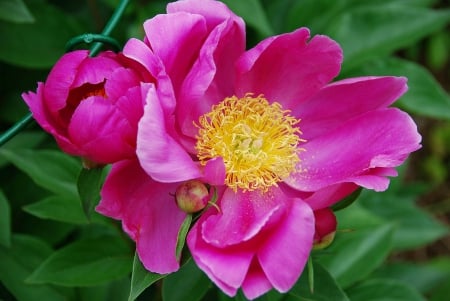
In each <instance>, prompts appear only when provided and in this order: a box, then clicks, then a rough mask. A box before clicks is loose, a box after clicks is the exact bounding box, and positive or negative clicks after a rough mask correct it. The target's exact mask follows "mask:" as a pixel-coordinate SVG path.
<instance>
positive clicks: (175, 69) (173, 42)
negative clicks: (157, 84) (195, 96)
mask: <svg viewBox="0 0 450 301" xmlns="http://www.w3.org/2000/svg"><path fill="white" fill-rule="evenodd" d="M144 29H145V34H146V37H147V41H148V42H149V43H150V47H151V49H152V50H153V52H154V53H155V55H157V56H158V57H160V58H161V60H162V62H163V64H164V66H165V69H166V72H167V73H168V74H169V76H170V78H171V80H172V83H173V85H174V87H175V90H176V91H178V89H179V87H180V85H181V82H182V81H183V80H184V78H185V77H186V75H187V73H188V72H189V70H190V68H191V67H192V63H193V62H194V61H195V59H196V56H197V55H198V52H199V51H200V47H201V45H202V43H203V41H204V40H205V38H206V35H207V31H206V21H205V19H204V18H203V17H202V16H200V15H193V14H189V13H185V12H180V13H174V14H169V15H167V14H166V15H157V16H155V17H154V18H151V19H149V20H147V21H146V22H145V23H144Z"/></svg>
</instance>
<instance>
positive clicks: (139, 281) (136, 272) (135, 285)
mask: <svg viewBox="0 0 450 301" xmlns="http://www.w3.org/2000/svg"><path fill="white" fill-rule="evenodd" d="M166 276H167V274H156V273H151V272H149V271H147V270H146V269H145V268H144V266H143V265H142V263H141V261H140V260H139V257H138V255H137V254H135V255H134V261H133V271H132V274H131V289H130V295H129V296H128V301H133V300H136V298H137V297H139V295H140V294H142V292H143V291H144V290H145V289H146V288H147V287H149V286H150V285H152V284H153V283H155V282H156V281H158V280H160V279H162V278H164V277H166Z"/></svg>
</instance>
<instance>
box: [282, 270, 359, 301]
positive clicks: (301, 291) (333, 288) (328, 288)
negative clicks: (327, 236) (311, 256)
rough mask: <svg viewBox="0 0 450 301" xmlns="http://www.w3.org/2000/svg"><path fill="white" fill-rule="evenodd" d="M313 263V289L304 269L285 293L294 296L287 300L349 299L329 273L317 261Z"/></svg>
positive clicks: (321, 300) (337, 300)
mask: <svg viewBox="0 0 450 301" xmlns="http://www.w3.org/2000/svg"><path fill="white" fill-rule="evenodd" d="M313 264H314V265H313V266H314V291H313V292H311V290H310V286H309V279H308V273H307V272H306V271H304V272H303V274H302V276H301V277H300V279H299V280H298V281H297V283H296V284H295V285H294V287H293V288H292V289H291V290H290V291H289V292H288V293H287V294H288V295H290V296H292V297H294V298H289V299H288V300H301V301H307V300H314V301H330V300H333V301H349V299H348V297H347V296H346V295H345V293H344V292H343V291H342V289H341V288H340V287H339V285H338V284H337V283H336V280H335V279H334V278H333V277H332V276H331V275H330V273H329V272H328V271H327V270H326V269H325V268H324V267H323V266H321V265H320V264H318V263H317V262H313ZM352 301H353V300H352Z"/></svg>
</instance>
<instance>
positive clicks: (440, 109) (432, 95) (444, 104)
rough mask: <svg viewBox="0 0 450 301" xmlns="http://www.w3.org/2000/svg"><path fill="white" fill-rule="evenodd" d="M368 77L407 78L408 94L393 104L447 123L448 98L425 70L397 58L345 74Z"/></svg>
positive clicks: (449, 97)
mask: <svg viewBox="0 0 450 301" xmlns="http://www.w3.org/2000/svg"><path fill="white" fill-rule="evenodd" d="M368 74H370V75H397V76H406V77H407V78H408V86H409V91H408V92H407V93H406V94H405V95H404V96H402V98H401V99H400V100H399V101H398V102H397V103H396V104H398V105H399V106H401V107H402V108H404V109H406V110H408V111H411V112H414V113H416V114H418V115H424V116H429V117H434V118H443V119H447V120H450V96H449V95H448V94H447V92H445V90H444V89H443V88H442V87H441V85H440V84H439V83H438V82H437V81H436V79H434V77H433V76H432V75H431V74H430V72H428V71H427V70H426V69H425V68H424V67H422V66H420V65H418V64H416V63H414V62H409V61H406V60H402V59H398V58H383V59H377V60H373V61H371V62H369V63H367V64H364V66H361V67H360V68H358V69H356V70H352V72H351V73H350V74H348V75H350V76H358V75H368Z"/></svg>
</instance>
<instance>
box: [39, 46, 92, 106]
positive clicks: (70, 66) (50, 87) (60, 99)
mask: <svg viewBox="0 0 450 301" xmlns="http://www.w3.org/2000/svg"><path fill="white" fill-rule="evenodd" d="M87 57H88V51H87V50H76V51H72V52H69V53H66V54H64V55H63V56H62V57H61V58H60V59H59V60H58V61H57V62H56V64H55V65H54V66H53V68H52V70H51V71H50V73H49V75H48V77H47V80H46V88H45V90H44V94H43V99H44V101H45V104H46V107H47V109H48V110H49V111H51V112H57V111H59V110H61V109H62V108H64V107H65V106H66V100H67V98H68V96H69V89H70V88H71V86H72V84H73V81H74V80H75V77H76V75H77V72H78V68H79V65H80V64H81V63H82V62H83V61H84V60H85V59H86V58H87Z"/></svg>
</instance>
